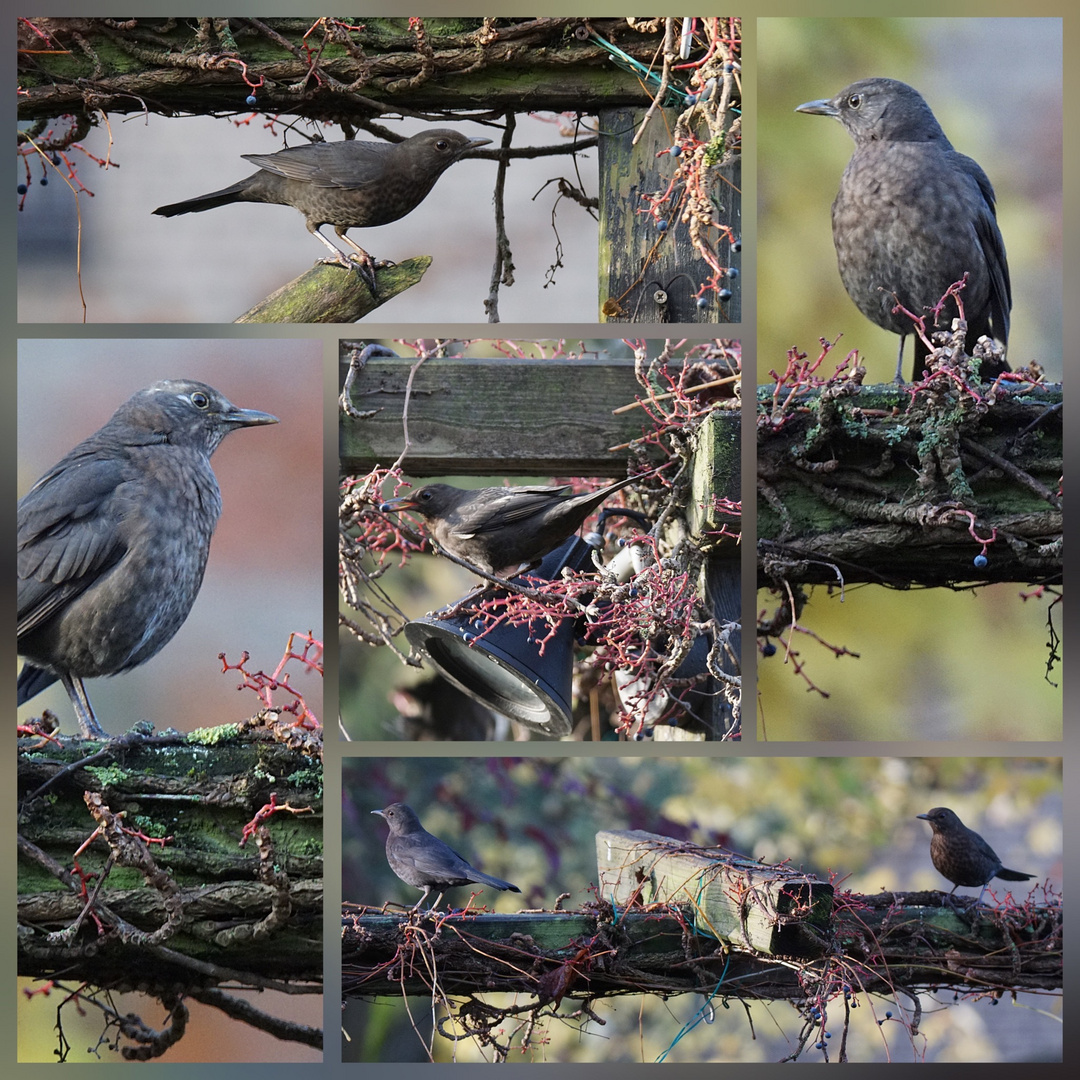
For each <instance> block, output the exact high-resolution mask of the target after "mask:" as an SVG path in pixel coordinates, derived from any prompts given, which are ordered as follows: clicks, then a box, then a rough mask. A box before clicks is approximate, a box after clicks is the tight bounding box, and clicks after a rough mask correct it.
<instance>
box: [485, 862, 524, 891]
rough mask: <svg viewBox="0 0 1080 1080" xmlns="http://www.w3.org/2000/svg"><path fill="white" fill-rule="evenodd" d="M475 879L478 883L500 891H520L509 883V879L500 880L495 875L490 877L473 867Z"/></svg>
mask: <svg viewBox="0 0 1080 1080" xmlns="http://www.w3.org/2000/svg"><path fill="white" fill-rule="evenodd" d="M473 872H474V873H475V875H476V876H475V877H474V878H473V881H475V882H476V883H477V884H478V885H490V886H491V887H492V888H493V889H499V890H501V891H502V892H521V890H520V889H519V888H518V887H517V886H516V885H511V884H510V882H509V881H501V880H500V879H499V878H497V877H492V876H491V875H490V874H484V873H481V872H480V871H479V870H476V869H475V868H473Z"/></svg>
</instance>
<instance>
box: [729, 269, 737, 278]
mask: <svg viewBox="0 0 1080 1080" xmlns="http://www.w3.org/2000/svg"><path fill="white" fill-rule="evenodd" d="M727 276H728V277H729V278H737V277H738V276H739V270H738V267H735V266H729V267H728V268H727Z"/></svg>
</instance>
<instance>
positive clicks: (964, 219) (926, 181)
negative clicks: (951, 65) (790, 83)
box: [795, 79, 1012, 381]
mask: <svg viewBox="0 0 1080 1080" xmlns="http://www.w3.org/2000/svg"><path fill="white" fill-rule="evenodd" d="M795 111H796V112H802V113H814V114H818V115H821V116H832V117H835V118H836V119H837V120H839V121H840V123H841V124H843V126H844V129H845V130H846V131H847V133H848V134H849V135H850V136H851V137H852V138H853V139H854V140H855V153H854V154H852V156H851V160H850V161H849V162H848V165H847V168H846V169H845V170H844V175H843V177H842V178H841V180H840V190H839V192H838V193H837V196H836V199H835V201H834V202H833V207H832V226H833V241H834V243H835V245H836V258H837V262H838V264H839V267H840V277H841V279H842V280H843V282H844V288H845V289H847V292H848V295H849V296H850V297H851V299H852V300H854V301H855V304H856V306H857V307H858V308H859V310H860V311H861V312H862V313H863V314H864V315H865V316H866V317H867V318H868V319H870V321H871V322H874V323H876V324H877V325H878V326H880V327H882V328H883V329H885V330H891V331H892V332H893V333H894V334H899V335H900V350H899V355H898V356H897V363H896V378H897V381H900V380H901V370H902V365H903V359H904V339H905V337H906V336H907V335H908V334H913V333H914V324H913V323H912V321H911V319H910V318H909V317H908V316H907V315H905V314H904V313H903V312H902V311H897V312H896V313H895V314H894V313H893V308H894V307H896V306H897V305H898V304H901V305H903V306H904V307H905V308H907V310H908V311H910V312H912V313H914V314H915V315H922V314H923V312H924V309H926V308H930V307H933V306H934V305H935V304H937V303H938V301H939V300H940V299H941V298H942V297H943V296H944V295H945V293H946V292H947V290H948V289H949V287H950V286H952V285H953V284H955V283H956V282H958V281H960V280H961V279H962V278H963V277H964V275H965V274H967V275H968V279H967V285H966V287H965V288H964V289H963V290H962V291H961V293H960V300H961V303H962V304H963V307H964V315H965V318H966V319H967V352H968V353H969V354H970V353H971V352H972V349H973V347H974V345H975V342H976V341H977V340H978V339H979V338H980V337H982V336H983V335H986V336H988V337H993V338H997V339H998V340H999V341H1000V342H1001V343H1002V345H1007V344H1008V339H1009V312H1010V310H1011V309H1012V291H1011V288H1010V285H1009V264H1008V262H1007V261H1006V258H1005V244H1004V242H1003V240H1002V239H1001V232H1000V230H999V229H998V224H997V211H996V209H995V205H994V189H993V187H992V186H991V184H990V181H989V179H987V176H986V173H985V172H983V170H982V169H981V168H980V167H979V165H978V164H977V163H976V162H975V161H973V160H972V159H971V158H969V157H966V156H965V155H964V154H961V153H958V152H957V151H956V150H954V149H953V147H952V143H950V142H949V140H948V139H947V138H946V137H945V132H944V131H942V129H941V125H940V124H939V123H938V122H937V120H936V118H935V117H934V114H933V112H931V111H930V106H929V105H927V104H926V102H925V101H924V100H923V98H922V95H920V94H919V92H918V91H917V90H913V89H912V88H911V87H910V86H908V85H906V84H905V83H902V82H897V81H896V80H895V79H863V80H861V81H860V82H856V83H852V84H851V85H850V86H848V87H846V88H845V89H843V90H841V91H840V93H839V94H837V95H836V97H834V98H832V99H831V100H819V101H808V102H806V103H805V104H804V105H799V106H798V107H797V108H796V110H795ZM957 314H958V309H957V306H956V303H955V302H954V301H953V300H951V299H950V300H949V301H947V302H946V304H945V306H944V308H943V309H942V318H943V319H944V324H945V326H946V327H947V326H948V325H949V323H950V321H951V320H952V319H954V318H956V316H957ZM926 355H927V349H926V345H925V344H924V343H923V341H922V339H921V338H920V337H919V336H918V335H917V334H916V335H915V363H914V367H913V373H912V378H913V379H915V380H918V379H919V378H921V376H922V370H923V362H924V360H925V359H926ZM1008 370H1009V365H1008V364H1007V363H1005V361H1004V359H996V360H995V359H991V358H987V359H985V360H984V361H983V363H982V368H981V371H980V376H981V378H983V379H991V378H995V377H996V376H997V375H999V374H1000V373H1001V372H1002V371H1008Z"/></svg>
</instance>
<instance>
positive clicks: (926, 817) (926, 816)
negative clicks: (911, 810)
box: [915, 814, 930, 821]
mask: <svg viewBox="0 0 1080 1080" xmlns="http://www.w3.org/2000/svg"><path fill="white" fill-rule="evenodd" d="M915 816H916V817H917V818H922V820H923V821H929V820H930V815H929V814H916V815H915Z"/></svg>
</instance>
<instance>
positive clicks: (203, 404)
mask: <svg viewBox="0 0 1080 1080" xmlns="http://www.w3.org/2000/svg"><path fill="white" fill-rule="evenodd" d="M191 404H192V405H194V406H195V408H196V409H208V408H209V407H210V399H209V398H208V397H207V396H206V395H205V394H204V393H203V392H202V391H201V390H196V391H195V393H194V394H192V395H191Z"/></svg>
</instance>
